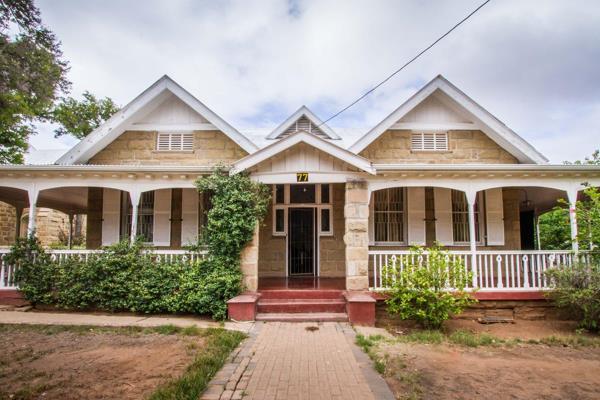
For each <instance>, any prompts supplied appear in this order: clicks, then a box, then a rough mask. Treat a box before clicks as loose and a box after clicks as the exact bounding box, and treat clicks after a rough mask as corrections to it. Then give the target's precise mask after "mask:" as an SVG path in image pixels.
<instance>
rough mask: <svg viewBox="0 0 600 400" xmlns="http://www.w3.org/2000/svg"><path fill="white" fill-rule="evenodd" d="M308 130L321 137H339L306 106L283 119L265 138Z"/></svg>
mask: <svg viewBox="0 0 600 400" xmlns="http://www.w3.org/2000/svg"><path fill="white" fill-rule="evenodd" d="M300 131H304V132H308V133H310V134H311V135H315V136H318V137H320V138H322V139H332V140H338V139H340V137H339V136H338V135H337V134H336V133H335V132H334V131H333V130H332V129H331V128H330V127H329V126H327V125H326V124H324V123H323V121H321V120H320V119H319V118H318V117H317V116H316V115H315V114H314V113H313V112H312V111H310V110H309V109H308V107H306V106H302V107H300V108H299V109H298V110H297V111H296V112H295V113H293V114H292V115H291V116H289V117H288V118H287V119H286V120H285V121H283V122H282V123H281V124H280V125H279V126H278V127H277V128H275V129H274V130H273V132H271V133H270V134H269V136H267V139H283V138H286V137H288V136H290V135H293V134H294V133H296V132H300Z"/></svg>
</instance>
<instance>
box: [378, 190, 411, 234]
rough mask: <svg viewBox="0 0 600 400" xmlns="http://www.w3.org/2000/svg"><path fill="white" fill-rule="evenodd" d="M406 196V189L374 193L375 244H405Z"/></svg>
mask: <svg viewBox="0 0 600 400" xmlns="http://www.w3.org/2000/svg"><path fill="white" fill-rule="evenodd" d="M405 204H406V196H405V191H404V188H390V189H383V190H378V191H376V192H374V216H373V218H374V225H375V227H374V228H375V237H374V239H375V242H376V243H377V242H380V243H383V242H385V243H404V242H405V232H404V231H405V229H404V216H405Z"/></svg>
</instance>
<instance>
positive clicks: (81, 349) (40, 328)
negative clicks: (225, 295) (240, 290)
mask: <svg viewBox="0 0 600 400" xmlns="http://www.w3.org/2000/svg"><path fill="white" fill-rule="evenodd" d="M244 338H245V335H244V334H243V333H240V332H235V331H226V330H224V329H220V328H219V329H214V328H211V329H199V328H196V327H187V328H179V327H175V326H172V325H165V326H159V327H152V328H141V327H122V328H114V327H99V326H54V325H53V326H50V325H0V399H38V398H44V399H71V398H85V399H114V398H119V399H140V398H146V399H153V400H162V399H194V400H196V399H197V398H198V397H199V395H200V393H202V391H203V390H204V389H205V388H206V385H207V383H208V382H209V380H210V379H211V377H212V376H213V375H214V374H215V373H216V372H217V371H218V370H219V369H220V368H221V366H222V365H223V364H224V362H225V360H226V359H227V357H228V355H229V354H230V353H231V351H232V350H233V349H235V348H236V347H237V346H238V344H239V343H240V342H241V341H242V340H243V339H244Z"/></svg>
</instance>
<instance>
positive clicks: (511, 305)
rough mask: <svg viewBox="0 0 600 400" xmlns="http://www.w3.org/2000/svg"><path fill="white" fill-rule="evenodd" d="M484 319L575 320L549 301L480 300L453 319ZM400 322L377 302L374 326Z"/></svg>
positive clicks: (385, 307) (381, 302)
mask: <svg viewBox="0 0 600 400" xmlns="http://www.w3.org/2000/svg"><path fill="white" fill-rule="evenodd" d="M484 317H501V318H512V319H514V320H515V321H519V320H521V321H540V320H546V321H548V320H549V321H569V320H574V319H576V317H575V316H574V315H571V314H569V313H568V312H567V311H566V310H563V309H559V308H557V307H556V306H554V304H553V303H552V302H551V301H549V300H516V301H512V300H497V301H496V300H480V301H479V302H478V303H476V304H474V305H473V306H471V307H469V308H467V309H466V310H464V311H463V312H462V314H460V315H457V316H455V317H454V318H456V319H469V320H476V319H478V318H484ZM400 321H401V319H400V317H398V316H397V315H393V314H389V313H388V312H387V305H386V304H385V301H383V300H378V301H377V307H376V324H377V325H378V326H387V325H395V324H397V323H399V322H400Z"/></svg>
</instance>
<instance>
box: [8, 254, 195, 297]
mask: <svg viewBox="0 0 600 400" xmlns="http://www.w3.org/2000/svg"><path fill="white" fill-rule="evenodd" d="M103 251H104V250H47V253H48V254H49V255H50V258H51V259H52V260H53V261H58V263H59V264H60V263H63V262H65V261H67V260H69V259H73V258H76V259H78V260H80V261H88V260H89V258H90V257H92V256H93V255H94V254H100V253H102V252H103ZM9 252H10V249H0V289H15V288H16V287H17V285H16V282H15V266H14V265H9V263H8V262H6V255H7V254H8V253H9ZM144 253H145V254H147V255H148V256H150V257H152V258H153V259H154V260H155V261H157V262H190V263H192V262H194V261H196V260H198V259H202V258H204V257H205V256H206V251H201V252H190V251H187V250H153V249H150V250H145V251H144Z"/></svg>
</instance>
